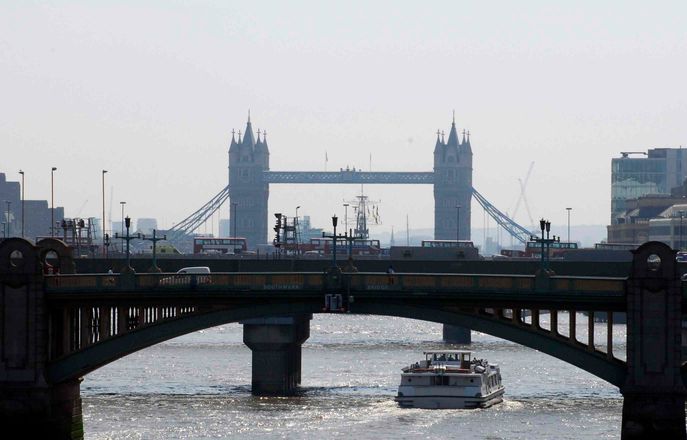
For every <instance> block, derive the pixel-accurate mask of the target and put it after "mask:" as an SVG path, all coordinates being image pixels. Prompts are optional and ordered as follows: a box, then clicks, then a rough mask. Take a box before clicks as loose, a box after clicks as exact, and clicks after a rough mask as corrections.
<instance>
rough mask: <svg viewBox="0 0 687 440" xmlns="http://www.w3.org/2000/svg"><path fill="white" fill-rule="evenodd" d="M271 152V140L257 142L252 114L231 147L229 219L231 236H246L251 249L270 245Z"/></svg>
mask: <svg viewBox="0 0 687 440" xmlns="http://www.w3.org/2000/svg"><path fill="white" fill-rule="evenodd" d="M269 162H270V153H269V149H268V147H267V137H266V135H263V138H262V139H260V132H259V130H258V137H257V140H256V138H255V135H254V134H253V126H252V124H251V121H250V112H249V113H248V122H247V123H246V130H245V131H244V133H243V138H241V132H239V134H238V141H237V140H236V139H235V138H234V133H233V132H232V139H231V143H230V146H229V201H230V203H229V218H230V231H231V232H230V233H231V234H232V235H233V234H234V232H235V233H236V235H237V236H239V237H245V238H246V239H247V241H248V246H249V247H250V248H252V249H254V248H255V247H256V246H257V245H259V244H263V243H267V216H268V213H267V202H268V199H269V184H268V183H267V182H265V179H264V171H268V170H269V168H270V165H269Z"/></svg>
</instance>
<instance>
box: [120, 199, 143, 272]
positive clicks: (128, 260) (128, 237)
mask: <svg viewBox="0 0 687 440" xmlns="http://www.w3.org/2000/svg"><path fill="white" fill-rule="evenodd" d="M123 203H126V202H123ZM122 206H124V205H122ZM124 222H125V223H126V235H118V234H115V238H120V239H122V240H126V268H125V270H127V271H129V272H133V271H134V270H133V268H132V267H131V253H130V252H129V242H130V241H131V240H134V239H140V238H141V234H140V233H136V235H129V228H130V227H131V219H130V218H129V217H128V216H127V217H126V219H124Z"/></svg>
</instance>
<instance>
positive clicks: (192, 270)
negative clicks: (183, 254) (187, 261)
mask: <svg viewBox="0 0 687 440" xmlns="http://www.w3.org/2000/svg"><path fill="white" fill-rule="evenodd" d="M177 273H206V274H207V273H210V268H209V267H207V266H193V267H184V268H181V269H179V270H177Z"/></svg>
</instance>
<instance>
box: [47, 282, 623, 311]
mask: <svg viewBox="0 0 687 440" xmlns="http://www.w3.org/2000/svg"><path fill="white" fill-rule="evenodd" d="M342 275H343V276H342V280H341V283H340V284H338V285H336V286H331V285H328V284H327V277H326V276H325V275H324V274H323V273H321V272H301V273H294V272H283V273H213V274H210V275H177V274H171V273H170V274H137V275H136V276H135V277H134V278H133V280H129V281H127V279H126V278H125V277H123V276H120V275H112V274H94V275H56V276H48V277H46V293H47V295H48V298H49V299H52V300H70V299H71V300H74V299H77V298H79V299H80V300H84V299H86V298H88V299H91V300H93V301H98V300H108V301H113V300H115V301H116V300H117V299H122V300H124V299H126V300H127V301H130V300H132V299H135V300H139V301H145V300H155V301H160V300H166V301H169V302H174V301H175V300H179V299H180V298H184V297H189V296H190V297H192V298H193V299H194V300H204V301H209V300H212V299H213V298H214V299H215V300H217V299H220V298H222V299H224V300H227V299H230V298H245V297H252V298H255V299H258V298H261V299H264V298H270V297H272V298H276V297H281V298H284V297H287V298H305V297H310V298H312V297H321V296H322V295H323V294H324V293H345V294H347V295H351V296H354V298H357V299H363V298H371V297H375V298H382V297H386V298H396V299H400V298H403V299H411V298H412V299H415V300H420V299H422V300H424V301H446V300H449V301H452V302H455V303H456V304H461V305H466V306H467V305H479V306H482V307H484V306H487V305H493V306H495V307H497V306H498V307H507V306H518V307H526V306H528V305H532V306H536V307H537V308H542V307H552V308H557V309H560V310H566V309H574V310H613V311H622V310H625V308H626V301H625V289H626V285H625V284H626V279H625V278H610V277H593V278H591V277H574V276H554V277H551V278H549V279H547V280H546V281H547V282H546V285H545V286H542V285H541V284H540V283H539V282H538V280H537V278H536V277H535V276H528V275H483V274H424V273H403V274H392V275H390V274H386V273H344V274H342ZM540 281H541V280H540Z"/></svg>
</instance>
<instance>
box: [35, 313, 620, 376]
mask: <svg viewBox="0 0 687 440" xmlns="http://www.w3.org/2000/svg"><path fill="white" fill-rule="evenodd" d="M354 311H355V313H356V314H368V315H381V316H395V317H402V318H410V319H418V320H423V321H429V322H435V323H439V324H450V325H459V326H464V327H467V328H470V329H473V330H476V331H479V332H482V333H486V334H489V335H492V336H495V337H498V338H502V339H505V340H509V341H512V342H515V343H517V344H520V345H523V346H525V347H528V348H532V349H535V350H538V351H541V352H542V353H546V354H548V355H550V356H553V357H555V358H557V359H560V360H562V361H564V362H567V363H569V364H572V365H574V366H576V367H578V368H581V369H582V370H585V371H587V372H589V373H591V374H593V375H595V376H597V377H599V378H601V379H603V380H605V381H607V382H609V383H611V384H612V385H615V386H618V387H620V386H621V385H622V384H623V383H624V381H625V376H626V369H625V363H624V362H622V361H620V360H614V361H609V360H607V359H605V358H604V357H603V356H601V355H599V354H597V353H593V352H590V351H588V350H586V348H585V347H584V346H583V345H580V347H579V348H577V347H574V346H573V345H570V344H565V343H561V342H560V341H556V340H554V339H553V338H552V337H551V336H548V335H546V334H542V333H539V332H535V331H533V330H530V329H528V328H526V327H522V326H517V325H514V324H512V323H509V322H506V321H499V320H495V319H493V318H491V317H487V316H481V315H478V314H473V313H466V312H458V311H446V310H442V309H439V308H433V307H417V306H411V305H407V304H403V303H400V302H399V303H392V304H389V302H384V303H382V302H370V303H366V304H356V305H355V309H354ZM314 313H322V309H321V305H320V304H314V303H312V302H301V303H297V304H294V303H273V304H269V305H259V306H254V305H253V306H246V307H237V308H232V309H225V310H218V311H213V312H210V313H203V314H195V315H189V316H188V317H185V318H183V319H176V320H172V321H164V322H160V323H156V324H152V325H149V326H145V327H142V328H140V329H137V330H134V331H131V332H129V333H126V334H124V335H120V336H116V337H112V338H110V339H107V340H104V341H102V342H99V343H96V344H94V345H91V346H89V347H87V348H85V349H83V350H80V351H79V352H76V353H74V354H71V355H69V356H66V357H64V358H62V359H58V360H56V361H54V362H52V363H51V364H50V366H49V367H48V379H49V380H50V382H52V383H58V382H63V381H68V380H73V379H76V378H78V377H82V376H84V375H86V374H87V373H90V372H91V371H94V370H96V369H98V368H100V367H102V366H105V365H107V364H109V363H111V362H114V361H115V360H118V359H120V358H122V357H124V356H127V355H129V354H131V353H134V352H136V351H139V350H142V349H144V348H147V347H150V346H153V345H156V344H159V343H161V342H164V341H167V340H170V339H173V338H176V337H179V336H183V335H185V334H188V333H192V332H194V331H198V330H203V329H206V328H211V327H216V326H219V325H223V324H228V323H232V322H238V321H241V320H247V319H254V318H265V317H270V316H284V315H308V314H314Z"/></svg>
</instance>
